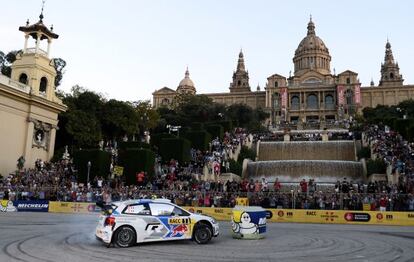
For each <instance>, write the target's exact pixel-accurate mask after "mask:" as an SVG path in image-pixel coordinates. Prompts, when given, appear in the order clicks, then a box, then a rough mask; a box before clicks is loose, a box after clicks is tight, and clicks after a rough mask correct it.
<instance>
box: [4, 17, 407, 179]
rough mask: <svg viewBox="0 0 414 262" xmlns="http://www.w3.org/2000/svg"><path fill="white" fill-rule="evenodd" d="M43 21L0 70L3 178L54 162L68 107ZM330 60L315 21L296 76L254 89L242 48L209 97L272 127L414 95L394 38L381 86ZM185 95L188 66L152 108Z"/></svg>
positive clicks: (31, 27) (28, 27)
mask: <svg viewBox="0 0 414 262" xmlns="http://www.w3.org/2000/svg"><path fill="white" fill-rule="evenodd" d="M43 19H44V17H43V14H41V15H40V17H39V20H38V21H37V22H36V23H29V21H27V23H26V24H25V25H23V26H20V27H19V28H18V29H19V30H20V31H21V32H22V47H16V49H20V48H22V49H21V51H20V52H19V53H18V55H17V59H16V60H15V62H14V63H13V64H12V72H11V77H10V78H9V77H7V76H4V75H1V74H0V122H1V125H0V145H1V147H0V155H1V157H0V174H2V175H6V174H8V173H9V172H12V171H14V170H16V164H17V159H19V158H20V157H24V159H25V165H24V166H25V167H32V166H33V164H34V162H35V161H36V160H37V159H42V160H45V161H48V160H50V159H51V157H52V156H53V154H54V144H55V136H56V132H58V130H57V129H58V128H57V124H58V114H59V113H61V112H63V111H65V110H66V109H67V107H66V106H65V105H64V104H63V103H62V101H61V100H60V99H59V98H58V97H57V96H56V94H55V85H54V83H55V77H56V70H55V68H54V65H53V59H52V58H51V57H50V55H51V53H50V51H51V44H52V41H53V40H55V39H57V38H58V37H59V36H58V35H57V34H56V33H55V32H54V31H53V27H47V26H46V25H45V23H44V21H43ZM16 27H17V26H16ZM16 29H17V28H16ZM44 49H46V50H44ZM378 55H381V54H378ZM330 61H331V56H330V55H329V49H328V48H327V47H326V45H325V44H324V42H323V41H322V40H321V39H320V38H319V37H318V36H317V35H316V32H315V24H314V23H313V22H312V20H310V21H309V23H308V26H307V35H306V36H305V38H303V40H302V41H301V42H300V44H299V46H298V47H297V49H296V51H295V54H294V57H293V63H294V73H293V75H290V76H289V77H286V76H282V75H279V74H273V75H271V76H269V77H268V78H267V83H266V86H265V88H264V91H261V90H260V88H257V90H254V91H252V90H251V87H250V84H249V73H248V71H247V70H246V66H245V61H244V54H243V53H242V52H240V54H239V58H238V63H237V68H236V71H235V72H234V73H233V78H232V82H231V84H230V88H229V89H230V91H229V92H224V93H212V94H206V95H207V96H208V97H210V98H212V100H213V101H214V102H217V103H223V104H226V105H231V104H235V103H244V104H247V105H249V106H251V107H253V108H258V107H261V108H263V109H264V110H265V111H267V112H269V113H270V119H269V120H268V124H271V125H275V124H276V123H281V122H285V123H286V122H289V123H306V122H312V121H316V122H319V123H323V122H329V121H336V120H341V119H346V118H347V117H349V116H351V115H352V114H354V113H355V112H358V111H360V110H361V109H362V108H364V107H375V106H376V105H379V104H385V105H395V104H398V103H399V102H401V101H403V100H406V99H409V98H414V86H413V85H404V84H403V78H402V75H401V74H400V71H399V66H398V64H397V63H396V62H395V60H394V56H393V53H392V50H391V44H390V43H389V42H387V43H386V46H385V59H384V62H383V63H382V65H381V80H380V82H379V84H378V86H375V85H374V83H371V85H370V86H361V83H360V82H359V80H358V74H357V73H355V72H353V71H351V70H347V71H345V72H342V73H340V74H336V73H335V72H333V73H332V70H331V66H330ZM182 93H187V94H194V95H195V94H196V87H195V85H194V82H193V81H192V80H191V79H190V74H189V71H188V70H187V71H186V72H185V77H184V79H183V80H182V81H181V82H180V83H179V85H178V87H177V89H176V90H173V89H170V88H168V87H164V88H161V89H159V90H157V91H155V92H154V93H153V106H154V107H155V108H158V107H161V106H169V105H171V103H172V101H173V99H174V97H175V96H177V94H182Z"/></svg>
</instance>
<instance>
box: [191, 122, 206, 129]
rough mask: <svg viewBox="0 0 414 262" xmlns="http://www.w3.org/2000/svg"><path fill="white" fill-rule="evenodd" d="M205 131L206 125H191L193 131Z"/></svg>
mask: <svg viewBox="0 0 414 262" xmlns="http://www.w3.org/2000/svg"><path fill="white" fill-rule="evenodd" d="M203 129H204V124H203V123H200V122H194V123H192V124H191V130H193V131H200V130H203Z"/></svg>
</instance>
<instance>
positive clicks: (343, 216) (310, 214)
mask: <svg viewBox="0 0 414 262" xmlns="http://www.w3.org/2000/svg"><path fill="white" fill-rule="evenodd" d="M184 208H185V209H186V210H188V211H190V212H193V213H199V214H204V215H209V216H212V217H214V218H216V219H217V220H220V221H230V220H231V217H232V208H210V207H194V206H193V207H192V206H189V207H184ZM266 210H267V214H268V215H267V222H288V223H319V224H364V225H399V226H414V212H389V211H384V212H381V211H352V210H297V209H272V208H270V209H266ZM0 211H1V212H16V211H18V212H25V211H26V212H27V211H29V212H50V213H71V214H88V213H89V214H92V213H95V214H96V213H97V212H100V211H101V209H100V208H99V207H97V206H96V205H95V204H94V203H85V202H55V201H47V200H37V201H8V200H1V210H0Z"/></svg>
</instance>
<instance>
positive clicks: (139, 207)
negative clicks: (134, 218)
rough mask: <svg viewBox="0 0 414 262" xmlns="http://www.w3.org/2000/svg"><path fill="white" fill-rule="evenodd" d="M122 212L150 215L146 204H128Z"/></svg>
mask: <svg viewBox="0 0 414 262" xmlns="http://www.w3.org/2000/svg"><path fill="white" fill-rule="evenodd" d="M122 213H123V214H127V215H151V212H150V208H149V206H148V204H132V205H128V206H127V207H126V208H125V209H124V211H123V212H122Z"/></svg>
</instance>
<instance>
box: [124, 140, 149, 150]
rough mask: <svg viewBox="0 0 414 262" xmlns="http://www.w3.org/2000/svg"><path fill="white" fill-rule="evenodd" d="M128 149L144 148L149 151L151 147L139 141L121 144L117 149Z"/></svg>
mask: <svg viewBox="0 0 414 262" xmlns="http://www.w3.org/2000/svg"><path fill="white" fill-rule="evenodd" d="M129 148H146V149H151V145H150V144H147V143H143V142H140V141H131V142H121V143H119V149H120V150H124V149H129Z"/></svg>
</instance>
